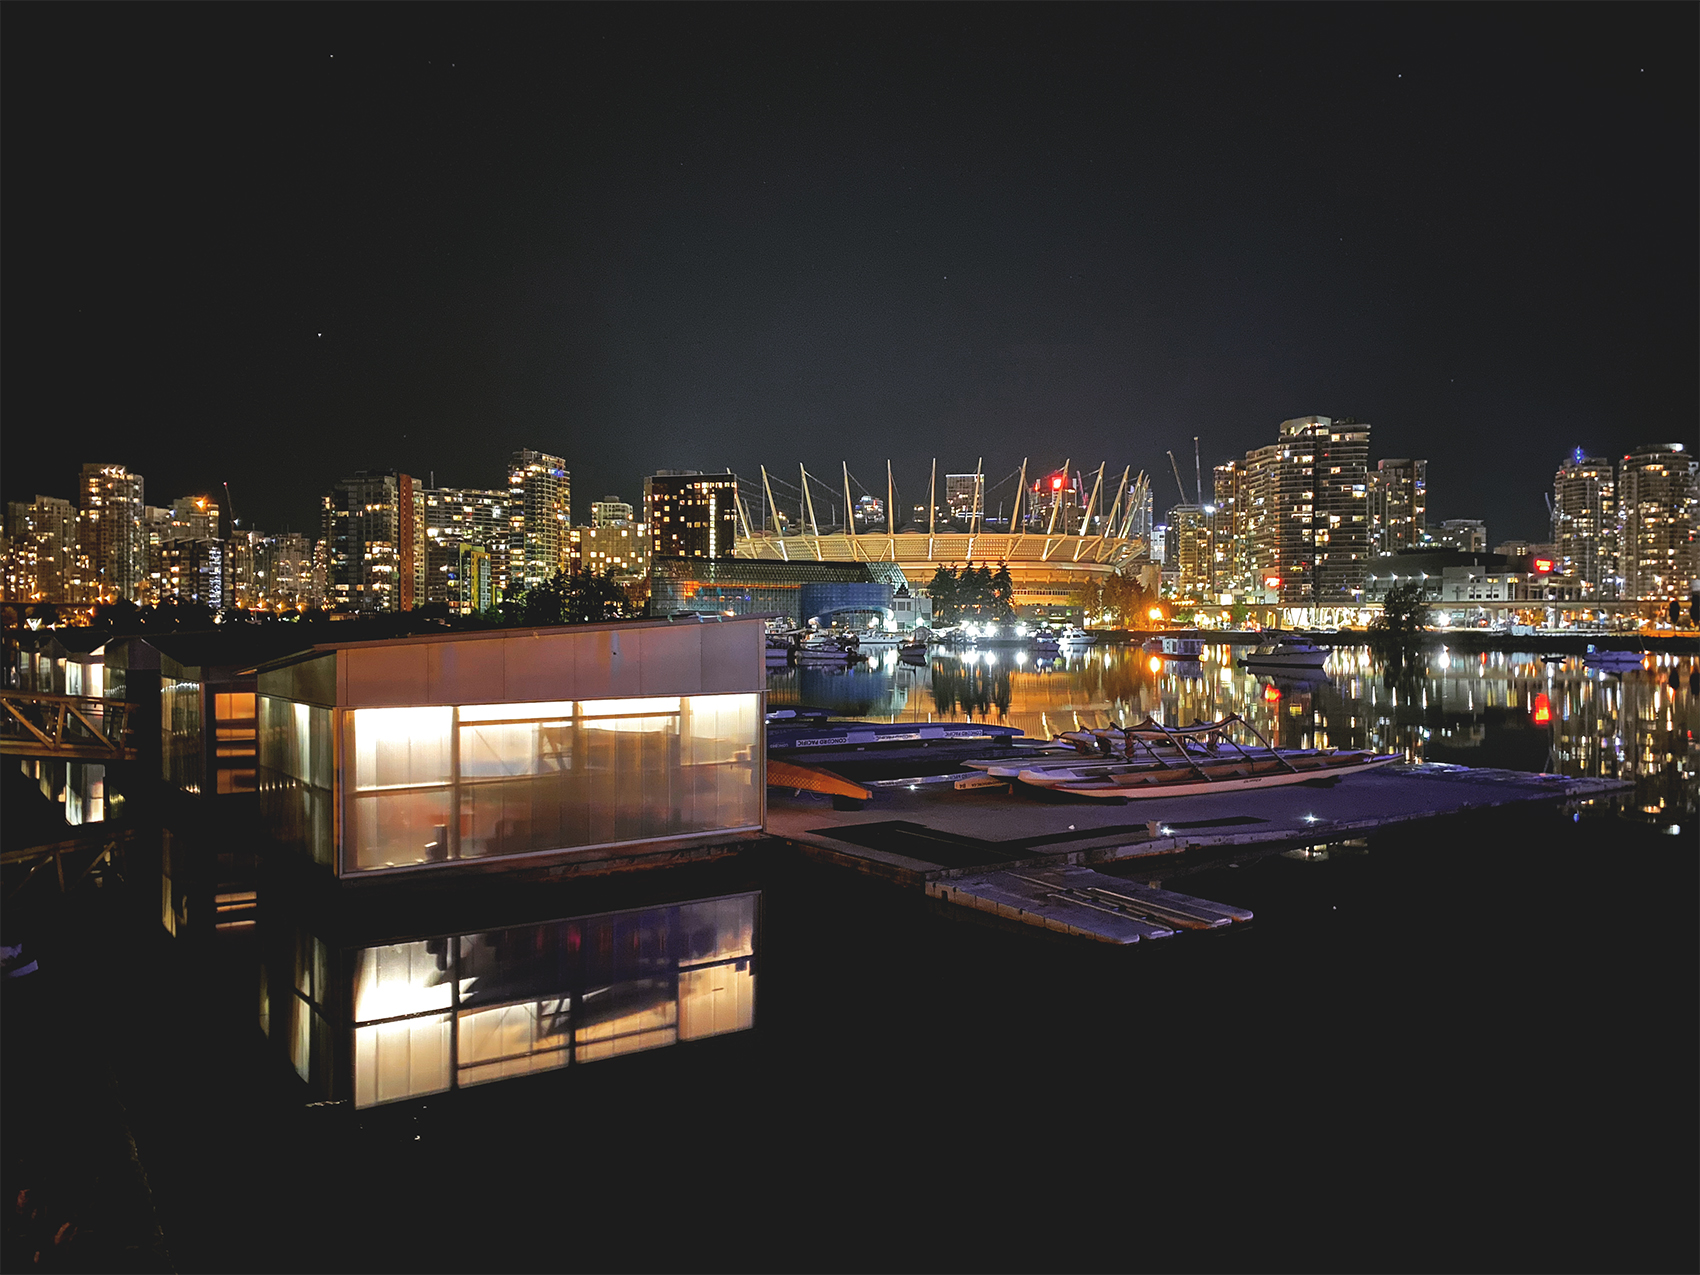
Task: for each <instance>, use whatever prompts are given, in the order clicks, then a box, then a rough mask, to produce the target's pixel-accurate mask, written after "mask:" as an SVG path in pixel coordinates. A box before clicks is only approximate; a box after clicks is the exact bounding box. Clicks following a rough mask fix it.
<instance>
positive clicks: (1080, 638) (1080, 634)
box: [1057, 624, 1098, 646]
mask: <svg viewBox="0 0 1700 1275" xmlns="http://www.w3.org/2000/svg"><path fill="white" fill-rule="evenodd" d="M1097 640H1098V635H1097V634H1096V633H1088V632H1087V631H1086V630H1085V629H1081V628H1076V627H1075V626H1074V625H1072V624H1070V625H1068V626H1067V627H1066V628H1064V629H1063V631H1062V632H1061V633H1060V634H1059V635H1058V637H1057V641H1058V642H1060V643H1061V644H1062V645H1063V646H1091V645H1092V644H1093V643H1094V642H1096V641H1097Z"/></svg>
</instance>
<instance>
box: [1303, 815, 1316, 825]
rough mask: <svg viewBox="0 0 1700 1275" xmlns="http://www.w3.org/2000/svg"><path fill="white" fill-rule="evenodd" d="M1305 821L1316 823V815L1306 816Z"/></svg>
mask: <svg viewBox="0 0 1700 1275" xmlns="http://www.w3.org/2000/svg"><path fill="white" fill-rule="evenodd" d="M1305 822H1306V823H1315V822H1316V816H1315V815H1306V816H1305Z"/></svg>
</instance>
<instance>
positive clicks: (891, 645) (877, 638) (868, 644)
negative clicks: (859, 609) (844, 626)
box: [856, 629, 903, 651]
mask: <svg viewBox="0 0 1700 1275" xmlns="http://www.w3.org/2000/svg"><path fill="white" fill-rule="evenodd" d="M856 643H857V645H858V646H859V647H860V648H861V649H862V650H864V651H895V650H896V649H897V648H898V647H900V646H902V645H903V638H902V637H901V635H899V634H896V633H888V632H886V631H885V630H883V629H868V630H866V631H865V632H859V633H857V634H856Z"/></svg>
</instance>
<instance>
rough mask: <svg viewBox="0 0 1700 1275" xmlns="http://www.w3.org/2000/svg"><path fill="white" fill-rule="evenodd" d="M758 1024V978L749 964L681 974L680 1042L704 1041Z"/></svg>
mask: <svg viewBox="0 0 1700 1275" xmlns="http://www.w3.org/2000/svg"><path fill="white" fill-rule="evenodd" d="M755 1024H756V975H755V967H754V965H753V963H752V962H750V961H734V962H733V963H731V964H729V965H710V966H707V967H706V968H702V969H691V970H681V971H680V972H679V1039H680V1040H701V1039H703V1038H704V1037H705V1036H719V1035H721V1034H723V1033H725V1032H741V1031H748V1030H749V1029H750V1028H752V1027H754V1026H755Z"/></svg>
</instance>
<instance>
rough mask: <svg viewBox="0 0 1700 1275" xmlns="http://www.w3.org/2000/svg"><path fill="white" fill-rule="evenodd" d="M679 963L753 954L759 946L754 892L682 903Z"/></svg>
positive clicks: (693, 962)
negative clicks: (756, 940) (757, 945)
mask: <svg viewBox="0 0 1700 1275" xmlns="http://www.w3.org/2000/svg"><path fill="white" fill-rule="evenodd" d="M679 938H680V943H681V946H682V948H683V951H682V952H681V953H680V957H679V964H681V965H702V964H706V963H707V962H709V961H727V960H734V959H736V958H738V957H740V956H750V955H753V954H754V952H755V950H756V946H755V939H756V900H755V896H754V895H747V894H746V895H739V896H737V897H734V898H728V899H704V900H702V901H701V902H700V903H683V904H680V905H679Z"/></svg>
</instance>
